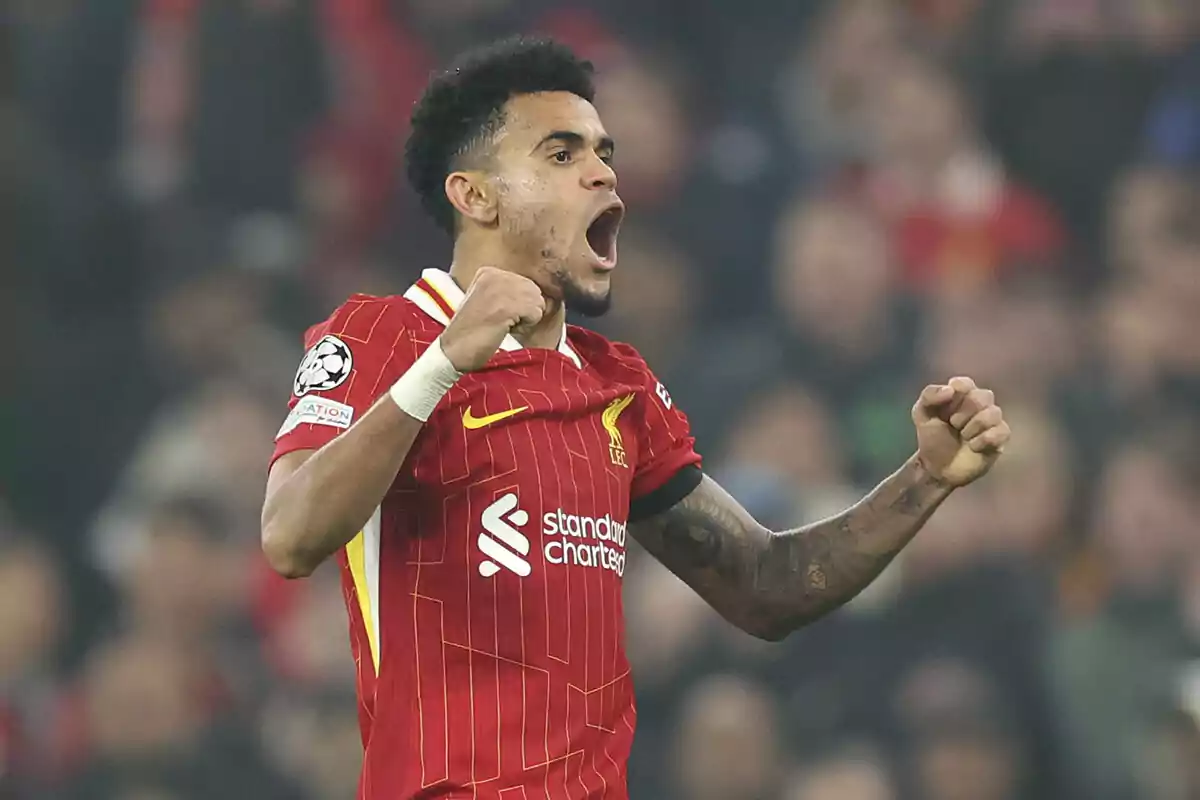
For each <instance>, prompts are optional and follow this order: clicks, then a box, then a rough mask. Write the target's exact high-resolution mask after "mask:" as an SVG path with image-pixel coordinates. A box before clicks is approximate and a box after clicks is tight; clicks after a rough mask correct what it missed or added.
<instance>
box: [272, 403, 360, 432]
mask: <svg viewBox="0 0 1200 800" xmlns="http://www.w3.org/2000/svg"><path fill="white" fill-rule="evenodd" d="M353 419H354V409H353V408H351V407H350V406H348V405H346V404H345V403H339V402H337V401H335V400H326V399H325V398H323V397H304V398H301V400H300V402H298V403H296V405H295V407H293V408H292V410H291V413H289V414H288V415H287V419H285V420H284V421H283V426H282V427H281V428H280V429H279V433H277V434H275V440H276V441H279V439H280V438H281V437H283V436H285V435H286V434H288V433H291V432H292V431H293V430H295V429H296V427H297V426H300V425H328V426H329V427H331V428H341V429H342V430H345V429H346V428H349V427H350V423H351V421H352V420H353Z"/></svg>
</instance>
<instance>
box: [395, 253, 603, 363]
mask: <svg viewBox="0 0 1200 800" xmlns="http://www.w3.org/2000/svg"><path fill="white" fill-rule="evenodd" d="M465 294H466V293H465V292H463V290H462V289H461V288H459V285H458V284H457V283H455V282H454V279H453V278H451V277H450V273H448V272H445V271H444V270H440V269H427V270H423V271H422V272H421V278H420V280H418V281H417V282H416V283H414V284H413V285H412V286H410V287H409V288H408V291H407V292H405V293H404V297H405V298H406V299H408V300H411V301H412V302H413V303H414V304H415V305H416V306H417V308H419V309H421V310H422V311H424V312H425V313H426V314H428V315H429V316H430V317H432V318H433V319H435V320H436V321H438V322H440V323H441V324H442V325H449V324H450V318H451V317H453V316H454V312H455V311H457V310H458V307H459V306H460V305H462V301H463V297H464V296H465ZM500 349H501V350H521V349H522V347H521V343H520V342H518V341H517V340H516V339H515V338H514V337H513V336H512V334H508V335H506V336H505V337H504V340H503V341H502V342H500ZM558 352H560V353H562V354H563V355H564V356H566V357H567V358H569V359H571V361H572V362H573V363H574V364H575V366H576V367H579V368H580V369H583V362H582V361H581V360H580V358H579V355H578V354H577V353H576V352H575V351H574V350H573V349H572V348H571V345H570V344H569V343H568V342H567V326H566V325H565V324H564V325H563V330H562V338H561V339H559V341H558Z"/></svg>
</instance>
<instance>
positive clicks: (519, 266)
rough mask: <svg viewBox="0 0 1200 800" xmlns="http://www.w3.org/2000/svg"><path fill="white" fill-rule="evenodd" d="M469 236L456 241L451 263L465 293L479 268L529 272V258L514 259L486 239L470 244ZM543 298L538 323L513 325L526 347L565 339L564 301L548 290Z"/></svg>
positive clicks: (552, 345)
mask: <svg viewBox="0 0 1200 800" xmlns="http://www.w3.org/2000/svg"><path fill="white" fill-rule="evenodd" d="M466 239H467V237H466V236H460V237H459V239H458V241H457V242H455V244H454V260H453V262H451V264H450V277H451V278H453V279H454V282H455V283H457V284H458V285H459V287H460V288H461V289H462V290H463V291H464V292H465V291H467V289H469V288H470V286H471V281H473V280H475V273H476V272H478V271H479V269H480V267H484V266H488V267H494V268H496V269H501V270H504V271H505V272H513V273H516V274H517V275H522V276H525V275H526V273H527V271H528V268H529V262H528V260H521V259H518V258H515V257H514V256H513V254H512V253H511V252H508V251H505V250H503V249H499V248H496V247H491V246H488V244H489V243H487V242H476V243H469V242H467V241H465V240H466ZM542 298H543V299H544V300H545V301H546V311H545V313H544V314H543V315H542V319H541V320H540V321H539V322H538V323H537V324H536V325H531V326H521V327H519V328H514V329H513V331H512V335H513V338H514V339H516V340H517V341H518V342H520V343H521V345H522V346H523V347H543V348H546V349H548V350H555V349H557V348H558V343H559V342H560V341H561V340H562V334H563V326H564V325H566V320H567V312H566V308H565V307H564V306H563V303H562V301H561V300H558V299H554V298H551V297H547V296H546V293H545V291H543V292H542Z"/></svg>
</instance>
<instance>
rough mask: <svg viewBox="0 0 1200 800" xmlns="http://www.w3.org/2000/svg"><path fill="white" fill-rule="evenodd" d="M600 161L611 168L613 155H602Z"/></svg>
mask: <svg viewBox="0 0 1200 800" xmlns="http://www.w3.org/2000/svg"><path fill="white" fill-rule="evenodd" d="M600 160H601V161H603V162H604V163H605V164H608V165H609V166H610V167H611V166H612V163H613V154H612V153H602V154H601V155H600Z"/></svg>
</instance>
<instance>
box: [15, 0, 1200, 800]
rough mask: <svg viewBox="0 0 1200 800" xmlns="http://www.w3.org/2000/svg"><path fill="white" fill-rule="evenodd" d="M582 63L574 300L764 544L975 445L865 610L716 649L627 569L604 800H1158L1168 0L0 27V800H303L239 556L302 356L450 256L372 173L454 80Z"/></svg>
mask: <svg viewBox="0 0 1200 800" xmlns="http://www.w3.org/2000/svg"><path fill="white" fill-rule="evenodd" d="M514 31H534V32H542V33H549V34H552V35H554V36H556V37H558V38H560V39H562V40H563V41H565V42H567V43H569V44H572V45H574V46H576V47H577V48H578V49H579V50H580V51H581V52H582V53H584V54H585V55H587V56H589V57H591V58H592V59H593V60H594V61H595V63H596V64H597V66H598V68H599V92H600V95H599V100H598V105H599V107H600V109H601V113H602V114H603V116H604V119H605V120H606V123H607V125H608V127H609V129H610V130H611V131H612V133H613V134H614V135H615V136H616V138H617V140H618V142H619V143H620V146H619V160H618V171H619V175H620V191H621V194H622V195H623V196H624V198H625V200H626V202H627V203H628V205H629V208H630V212H631V213H630V218H629V219H628V220H627V222H626V226H625V230H624V232H623V234H622V241H621V265H620V268H619V270H618V275H619V276H618V277H617V279H616V297H617V300H616V305H615V309H614V311H613V312H612V314H611V315H610V316H609V317H608V318H606V319H604V320H602V321H601V322H600V323H599V325H598V327H600V328H601V329H602V330H603V332H605V333H606V334H609V335H611V336H613V337H616V338H620V339H624V340H628V341H632V342H633V343H634V344H636V345H637V346H639V347H640V348H641V350H642V352H643V353H644V354H645V355H646V357H647V358H648V360H649V361H650V363H651V364H652V365H653V366H654V368H655V369H656V370H657V371H658V373H659V374H660V376H662V377H663V379H664V380H665V382H666V383H667V385H668V386H669V387H670V389H671V391H672V393H673V395H674V396H675V399H676V401H677V402H678V403H679V404H680V406H682V407H683V408H684V409H685V410H687V411H688V412H689V414H690V415H691V417H692V420H693V422H694V427H695V432H696V434H697V436H698V438H699V442H700V448H701V452H702V453H703V454H704V455H705V457H706V464H707V468H708V470H709V471H710V472H711V473H713V474H714V475H715V476H716V477H717V478H718V480H720V481H722V482H723V483H725V484H726V485H727V486H728V487H729V488H730V489H731V490H732V492H733V493H734V494H735V495H736V496H738V497H739V498H740V499H741V500H742V501H743V502H744V503H745V504H746V505H747V506H748V507H749V508H750V509H751V510H752V511H753V512H754V513H755V514H756V515H757V516H758V517H759V518H760V519H761V520H763V521H764V522H767V523H770V524H772V525H779V526H783V525H794V524H798V523H800V522H802V521H805V520H811V519H814V518H817V517H819V516H821V515H824V514H826V513H829V512H831V511H834V510H837V509H838V508H840V507H842V506H844V505H845V504H846V503H848V502H850V501H852V500H853V499H855V498H857V497H858V496H859V495H860V494H861V493H862V492H863V491H865V490H866V489H868V488H870V487H871V486H872V485H873V484H874V483H875V482H876V481H878V480H879V479H881V478H882V477H883V476H884V475H886V474H887V473H888V472H889V471H890V470H891V469H892V468H894V467H895V466H897V465H898V464H899V463H900V462H901V461H902V460H903V459H904V458H905V457H906V456H907V455H909V453H910V452H911V451H912V449H913V447H914V440H913V436H912V431H911V425H910V422H909V419H908V413H909V407H910V406H911V404H912V401H913V399H914V398H915V396H916V394H917V393H918V392H919V391H920V389H921V388H922V387H923V386H924V385H925V384H926V383H928V382H931V381H934V380H943V379H945V378H948V377H949V376H951V375H955V374H969V375H972V376H973V377H975V378H976V379H978V380H979V381H980V382H986V383H987V384H988V385H990V386H992V387H994V388H995V390H996V392H997V395H998V397H999V398H1000V400H1001V402H1002V403H1003V405H1004V407H1005V409H1006V413H1007V414H1008V415H1009V416H1010V418H1011V420H1012V425H1013V428H1014V430H1015V431H1016V433H1015V439H1014V441H1013V442H1012V446H1011V449H1010V451H1009V453H1008V455H1007V456H1006V457H1005V458H1004V459H1003V460H1002V462H1001V464H1000V465H999V467H998V468H997V469H996V470H995V472H994V474H993V475H992V476H990V477H989V478H988V479H987V480H986V481H984V482H982V483H981V484H978V485H976V486H974V487H972V488H971V489H970V490H968V491H964V492H961V493H959V494H958V495H956V496H954V497H953V498H952V499H951V501H950V502H949V503H948V504H947V505H946V506H945V507H944V508H943V510H941V511H940V512H939V513H938V514H937V516H936V517H935V518H934V520H933V521H932V522H931V523H930V524H929V526H928V528H927V530H926V531H925V532H924V533H923V534H922V535H921V536H920V537H919V539H918V540H917V542H916V543H915V544H914V545H913V546H912V547H911V548H910V549H909V550H908V551H906V552H905V554H904V555H903V557H902V558H901V559H900V560H899V561H898V562H897V563H896V564H895V565H894V566H893V567H892V568H890V569H889V570H888V571H887V573H886V574H885V575H884V577H883V578H882V579H881V580H880V581H879V582H878V583H877V584H876V585H875V586H873V587H872V588H871V589H870V590H869V591H868V592H866V593H865V594H864V595H863V596H861V597H860V598H858V599H857V600H856V601H854V602H853V603H852V604H850V605H849V606H847V607H846V608H845V609H843V610H841V611H839V612H838V613H837V614H835V615H833V616H832V617H830V618H828V619H826V620H824V621H822V622H821V623H819V624H816V625H814V626H812V627H811V628H809V629H808V630H805V631H803V632H801V633H799V634H797V635H795V636H793V637H792V638H791V639H790V640H788V641H787V642H786V643H783V644H777V645H768V644H763V643H760V642H757V641H755V640H751V639H748V638H747V637H745V636H742V635H740V634H738V633H737V632H735V631H734V630H732V629H731V628H730V627H729V626H728V625H726V624H724V623H722V622H720V621H719V620H717V619H715V618H714V615H713V614H712V613H711V612H709V611H708V610H707V608H706V607H705V606H704V605H703V604H702V603H701V602H700V601H699V600H697V599H696V598H695V597H694V596H693V595H692V594H691V593H690V592H689V590H687V589H686V588H685V587H683V586H682V585H681V584H680V583H679V582H677V581H676V580H675V579H674V578H673V577H671V576H670V575H669V574H667V573H666V572H665V571H664V570H662V569H661V568H659V567H658V566H657V565H656V564H654V563H653V562H652V561H651V560H650V559H649V558H648V557H647V556H646V555H645V554H644V553H635V554H634V557H633V560H632V566H631V567H630V569H629V571H628V572H627V574H626V577H625V580H626V584H627V587H626V606H627V617H628V647H629V652H630V657H631V660H632V661H633V662H634V669H635V678H636V682H637V685H638V689H639V697H640V728H639V734H638V738H637V742H636V745H635V752H634V756H633V760H632V765H631V787H630V788H631V791H632V793H633V796H634V797H635V798H643V799H645V798H666V799H668V800H1018V799H1019V800H1141V799H1142V798H1145V799H1147V800H1195V799H1196V798H1200V732H1198V728H1197V720H1198V718H1200V525H1198V524H1197V519H1198V517H1200V491H1198V487H1200V432H1198V426H1200V405H1198V404H1200V323H1198V322H1197V320H1198V319H1200V183H1198V182H1197V180H1196V177H1197V167H1198V166H1200V5H1198V4H1197V3H1196V2H1194V0H1007V1H1005V0H894V1H893V2H885V0H837V1H836V2H834V1H830V2H820V3H817V2H799V1H798V0H792V1H791V2H788V0H738V1H737V2H729V0H688V1H687V2H684V0H606V2H586V1H585V0H579V1H578V2H575V1H574V0H408V1H407V2H401V1H400V0H208V1H207V2H206V1H204V0H7V2H5V3H3V4H2V5H0V62H2V63H0V248H2V249H3V251H2V252H0V342H3V350H4V355H3V359H2V362H0V363H3V364H5V365H7V366H6V367H5V368H4V370H2V371H0V373H2V375H0V388H2V391H0V506H3V509H2V513H0V797H3V798H6V799H7V798H20V799H21V800H24V799H25V798H61V800H200V799H201V798H203V799H204V800H213V799H214V798H222V800H241V799H242V798H247V799H248V798H256V800H259V799H263V798H270V799H272V800H273V799H274V798H279V800H285V799H288V800H292V799H294V800H339V799H346V798H351V797H353V793H354V788H355V782H356V776H357V769H358V762H359V757H360V749H359V742H358V731H357V724H356V719H355V713H356V705H355V701H354V698H353V683H352V663H351V659H350V656H349V651H348V646H347V636H346V622H345V618H344V610H343V607H342V599H341V597H340V593H339V590H338V586H337V580H336V570H335V569H332V568H329V567H328V566H327V567H325V568H322V569H321V570H320V571H319V572H318V573H317V574H316V575H315V576H314V577H313V578H311V579H309V580H307V581H304V582H297V583H285V582H283V581H282V580H280V579H277V578H275V577H274V576H273V575H272V574H270V572H269V570H268V569H267V568H266V566H265V564H264V562H263V559H262V558H261V556H260V553H259V549H258V511H259V507H260V502H261V498H262V491H263V486H264V481H265V465H266V462H267V458H268V455H269V453H270V452H271V448H272V440H273V438H274V434H275V431H276V429H277V428H278V426H279V424H280V422H281V420H282V418H283V416H284V413H285V404H286V401H287V396H288V391H289V386H290V379H291V376H292V373H293V371H294V369H295V367H296V365H297V363H298V360H299V358H300V355H301V340H300V334H301V332H302V330H303V329H304V328H305V327H307V326H308V325H309V324H312V323H314V322H316V321H318V320H320V319H323V318H324V317H325V316H326V315H327V314H328V313H329V312H330V311H331V310H332V309H333V308H334V307H336V306H337V305H338V304H339V303H340V302H341V301H342V300H343V299H344V298H345V296H346V295H348V294H349V293H351V292H352V291H367V292H373V293H378V294H389V293H396V292H401V291H403V290H404V288H406V287H407V285H408V284H409V283H410V282H411V281H412V280H413V279H414V278H415V276H416V275H417V274H418V272H419V270H420V269H421V268H422V267H426V266H437V265H444V264H445V263H446V261H447V257H448V253H449V243H448V242H447V241H446V240H445V239H444V238H443V237H441V236H440V235H439V234H438V233H436V232H435V230H434V229H433V227H432V225H431V224H430V223H429V222H428V221H427V220H426V219H425V218H424V217H423V216H422V215H421V213H420V211H419V209H418V205H417V203H416V202H415V199H414V197H413V196H412V195H411V193H410V192H409V191H408V189H407V188H406V187H405V186H404V185H403V181H402V180H401V178H400V174H401V170H400V168H401V166H402V165H401V164H400V163H399V158H400V154H401V147H402V142H403V137H404V135H405V132H406V126H407V118H408V113H409V110H410V108H411V105H412V102H413V101H414V99H415V98H416V96H417V95H418V93H419V91H420V89H421V86H422V84H423V82H424V81H425V79H426V77H427V75H428V74H429V71H430V70H431V69H433V68H434V67H436V66H437V65H439V64H443V63H445V61H446V60H448V59H449V58H450V57H451V56H452V55H453V54H454V53H455V52H457V51H458V50H459V49H460V48H462V47H464V46H467V45H470V44H473V43H478V42H481V41H484V40H487V39H489V38H491V37H493V36H496V35H498V34H504V33H509V32H514Z"/></svg>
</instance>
